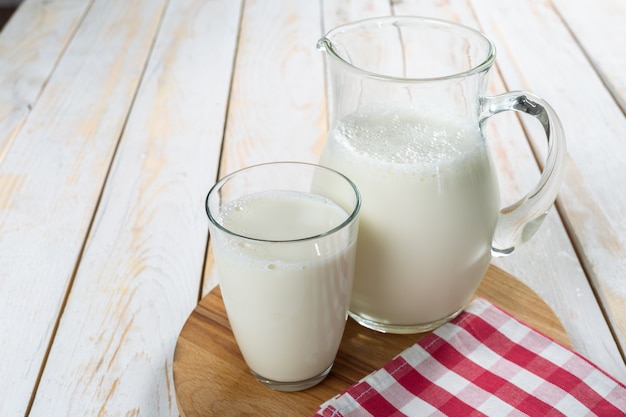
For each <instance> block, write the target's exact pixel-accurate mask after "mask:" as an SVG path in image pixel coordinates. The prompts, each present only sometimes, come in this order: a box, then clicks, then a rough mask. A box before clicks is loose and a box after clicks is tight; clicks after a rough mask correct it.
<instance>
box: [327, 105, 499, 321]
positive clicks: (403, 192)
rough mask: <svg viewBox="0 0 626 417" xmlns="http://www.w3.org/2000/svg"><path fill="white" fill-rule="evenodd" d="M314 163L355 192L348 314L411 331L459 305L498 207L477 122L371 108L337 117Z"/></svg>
mask: <svg viewBox="0 0 626 417" xmlns="http://www.w3.org/2000/svg"><path fill="white" fill-rule="evenodd" d="M321 165H326V166H328V167H331V168H335V169H337V170H338V171H341V172H342V173H343V174H345V175H346V176H347V177H349V178H350V179H352V181H354V182H355V184H356V185H357V187H358V188H359V191H360V192H361V197H362V207H361V218H360V226H359V237H358V253H357V261H356V262H357V265H356V270H355V278H354V287H353V293H352V303H351V306H350V311H351V313H352V314H356V315H358V316H360V317H363V318H365V319H367V320H370V321H374V322H377V323H382V324H391V325H398V326H411V325H419V324H426V323H432V322H434V321H437V320H439V319H442V318H445V317H447V316H449V315H451V314H453V313H455V312H456V311H457V310H459V309H460V308H462V307H463V306H464V305H465V304H466V303H467V301H468V300H469V298H470V296H471V295H472V293H473V292H474V290H475V289H476V288H477V287H478V285H479V283H480V280H481V278H482V277H483V275H484V273H485V271H486V269H487V267H488V265H489V262H490V259H491V242H492V236H493V231H494V229H495V225H496V220H497V213H498V201H499V195H498V189H497V181H496V177H495V175H494V173H493V172H492V164H491V162H490V159H489V154H488V152H487V149H486V145H485V143H484V140H483V138H482V136H481V134H480V131H479V130H478V127H477V126H473V127H469V128H468V127H465V126H462V125H459V121H457V120H447V121H441V120H437V119H435V118H433V117H432V116H423V113H418V112H416V111H415V110H411V109H400V110H398V109H393V108H392V109H379V108H377V109H375V110H371V111H369V112H367V111H366V112H361V113H358V114H353V115H350V116H348V117H347V118H345V119H343V120H342V121H341V123H340V124H339V125H338V126H337V127H336V128H335V129H334V130H333V131H332V132H331V134H330V135H329V138H328V140H327V143H326V145H325V148H324V151H323V154H322V158H321Z"/></svg>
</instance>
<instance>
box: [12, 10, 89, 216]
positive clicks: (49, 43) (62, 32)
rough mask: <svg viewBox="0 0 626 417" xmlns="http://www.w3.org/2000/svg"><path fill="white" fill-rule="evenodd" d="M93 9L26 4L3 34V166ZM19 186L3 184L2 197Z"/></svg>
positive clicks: (14, 16) (17, 11) (15, 13)
mask: <svg viewBox="0 0 626 417" xmlns="http://www.w3.org/2000/svg"><path fill="white" fill-rule="evenodd" d="M90 4H91V2H90V1H83V0H58V1H53V2H41V1H36V0H26V1H24V2H23V3H22V4H21V5H20V7H19V8H18V9H17V10H16V11H15V12H14V13H13V16H12V17H11V20H10V21H9V22H8V23H7V25H6V26H5V27H4V28H3V29H2V32H0V73H1V74H2V78H1V79H0V122H1V123H0V164H2V161H3V160H4V158H5V156H6V154H7V152H8V151H9V149H10V148H11V144H12V143H13V140H15V137H16V136H17V133H18V132H19V130H20V128H21V127H22V125H23V124H24V121H25V120H26V118H27V117H28V114H29V113H30V110H31V109H32V107H33V106H34V105H35V102H36V101H37V98H38V97H39V94H40V93H41V90H42V89H43V87H44V86H45V83H46V81H47V80H48V78H49V77H50V75H51V74H52V72H53V71H54V69H55V65H56V63H57V61H58V59H59V57H60V56H61V55H62V53H63V51H64V49H65V47H66V46H67V43H68V42H69V41H70V39H71V38H72V36H73V35H74V32H75V30H76V27H77V26H78V25H79V24H80V22H81V20H82V18H83V16H84V14H85V12H86V11H87V10H88V9H89V5H90ZM16 186H18V184H12V183H10V182H9V183H4V182H0V191H1V192H0V195H5V198H6V196H7V195H9V194H12V191H11V189H12V188H13V187H16ZM1 200H2V197H0V205H2V202H1Z"/></svg>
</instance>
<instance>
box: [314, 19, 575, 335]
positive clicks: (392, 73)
mask: <svg viewBox="0 0 626 417" xmlns="http://www.w3.org/2000/svg"><path fill="white" fill-rule="evenodd" d="M318 49H319V50H321V51H324V52H325V55H326V58H327V59H326V62H327V68H328V72H329V84H330V85H329V86H330V99H329V112H330V128H329V133H328V137H327V140H326V143H325V145H324V150H323V152H322V156H321V160H320V164H322V165H326V166H329V167H331V168H335V169H336V170H338V171H341V172H342V173H344V174H345V175H346V176H348V177H349V178H350V179H352V180H353V181H354V182H355V183H356V185H357V187H358V188H359V190H360V192H361V195H362V209H361V222H360V226H359V238H358V244H357V264H356V272H355V281H354V287H353V293H352V302H351V305H350V315H351V316H352V317H353V318H354V319H355V320H356V321H357V322H359V323H360V324H362V325H364V326H366V327H368V328H371V329H375V330H378V331H382V332H390V333H416V332H422V331H427V330H431V329H433V328H435V327H437V326H439V325H441V324H443V323H445V322H447V321H448V320H450V319H452V318H453V317H455V316H456V315H458V314H459V313H460V312H461V311H462V309H463V308H464V307H465V305H466V304H467V303H468V302H469V301H470V299H471V297H472V295H473V293H474V292H475V290H476V289H477V288H478V286H479V284H480V282H481V280H482V277H483V276H484V274H485V272H486V270H487V268H488V266H489V263H490V261H491V258H492V256H505V255H509V254H511V253H512V252H513V251H514V250H515V248H516V247H517V246H519V245H520V244H521V243H523V242H524V241H526V240H528V239H529V238H530V237H531V236H532V235H533V234H534V232H535V231H536V230H537V228H538V227H539V225H540V224H541V222H542V221H543V218H544V217H545V216H546V214H547V212H548V210H549V208H550V207H551V206H552V204H553V203H554V200H555V199H556V195H557V193H558V190H559V187H560V184H561V182H562V178H563V172H564V169H563V168H564V157H565V138H564V134H563V128H562V126H561V123H560V121H559V119H558V117H557V116H556V114H555V113H554V111H553V110H552V109H551V107H550V106H549V105H548V104H547V103H546V102H545V101H544V100H542V99H541V98H539V97H536V96H534V95H532V94H529V93H526V92H509V93H505V94H502V95H498V96H495V97H487V96H485V91H486V87H487V74H488V72H489V69H490V68H491V66H492V65H493V63H494V60H495V48H494V45H493V43H492V42H491V41H490V40H489V39H488V38H486V37H485V36H484V35H483V34H481V33H480V32H478V31H476V30H474V29H471V28H468V27H465V26H461V25H458V24H454V23H450V22H446V21H441V20H436V19H427V18H418V17H384V18H376V19H368V20H363V21H359V22H354V23H349V24H346V25H343V26H339V27H337V28H335V29H332V30H331V31H330V32H328V33H327V34H326V36H325V37H323V38H322V39H320V40H319V42H318ZM506 110H513V111H518V112H522V113H526V114H529V115H531V116H533V117H534V118H536V119H537V120H538V121H539V122H540V123H541V125H542V126H543V128H544V130H545V134H546V136H547V139H548V152H547V160H546V162H545V168H544V170H543V173H542V175H541V178H540V180H539V183H538V185H537V186H536V187H535V189H533V190H532V191H531V192H530V193H529V194H527V195H526V196H524V197H523V198H522V199H521V200H519V201H518V202H517V203H515V204H513V205H511V206H510V207H507V208H504V209H500V201H499V191H498V181H497V178H496V174H495V171H494V167H493V164H492V160H491V157H490V154H489V150H488V148H487V145H486V141H485V139H484V137H483V132H482V127H483V125H484V123H485V122H486V120H487V119H488V118H489V117H491V116H493V115H495V114H497V113H499V112H502V111H506Z"/></svg>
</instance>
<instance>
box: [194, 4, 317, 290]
mask: <svg viewBox="0 0 626 417" xmlns="http://www.w3.org/2000/svg"><path fill="white" fill-rule="evenodd" d="M320 36H321V29H320V9H319V4H318V2H313V1H308V0H297V1H284V0H273V1H260V0H254V1H246V2H245V7H244V11H243V17H242V23H241V33H240V40H239V44H238V50H237V59H236V66H235V72H234V75H233V88H232V93H231V99H230V105H229V112H228V119H227V125H226V135H225V139H224V148H223V155H224V157H223V159H222V162H221V167H220V176H223V175H225V174H227V173H229V172H232V171H234V170H236V169H238V168H242V167H244V166H248V165H253V164H255V163H260V162H268V161H278V160H295V161H308V162H315V161H317V159H318V158H319V154H320V152H321V147H322V145H323V143H324V140H325V137H326V113H325V107H324V78H323V77H324V72H323V68H324V67H323V62H324V61H323V57H322V55H321V53H319V52H318V51H317V50H316V48H315V45H316V43H317V40H318V39H319V38H320ZM212 265H213V263H212V256H211V255H209V257H208V260H207V268H206V276H207V281H206V283H205V285H204V290H203V293H204V294H206V293H208V292H209V291H210V290H211V289H212V288H213V287H214V286H215V285H216V282H217V281H216V277H215V275H214V274H213V267H212Z"/></svg>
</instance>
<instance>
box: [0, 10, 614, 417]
mask: <svg viewBox="0 0 626 417" xmlns="http://www.w3.org/2000/svg"><path fill="white" fill-rule="evenodd" d="M389 14H396V15H408V14H411V15H424V16H435V17H439V18H444V19H448V20H453V21H458V22H461V23H464V24H466V25H469V26H473V27H476V28H479V29H480V30H481V31H483V32H484V33H486V34H487V35H488V36H489V37H490V38H492V39H493V40H494V42H495V43H496V46H497V48H498V58H497V61H496V62H497V70H496V71H493V72H492V79H491V81H492V86H491V92H492V93H498V92H503V91H505V90H517V89H525V90H528V91H531V92H534V93H536V94H538V95H540V96H542V97H543V98H545V99H546V100H548V101H549V102H550V103H551V104H552V105H553V107H554V108H555V109H556V111H557V112H558V113H559V115H560V117H561V119H562V122H563V124H564V127H565V130H566V134H567V139H568V153H569V154H568V158H567V174H566V175H567V177H566V179H565V184H564V185H563V187H562V192H561V194H560V197H559V200H558V203H557V207H556V209H554V210H552V211H551V212H550V214H549V215H548V217H547V219H546V221H545V223H544V225H543V227H542V228H541V229H540V231H539V232H538V233H537V235H536V236H535V237H534V238H533V239H532V240H531V241H530V242H529V243H528V244H526V245H525V246H524V247H522V248H521V249H520V250H519V251H518V252H516V253H515V254H514V255H512V256H511V257H509V258H505V259H501V260H497V261H496V262H495V263H496V264H497V265H498V266H500V267H502V268H503V269H505V270H506V271H508V272H510V273H512V274H514V275H515V276H517V277H518V278H519V279H521V280H522V281H523V282H525V283H526V284H527V285H529V286H530V287H531V288H532V289H534V290H535V291H536V292H537V293H538V294H539V295H540V296H541V297H543V299H544V300H546V302H547V303H548V304H549V305H550V306H551V307H552V309H553V310H554V311H555V312H556V314H557V316H558V317H559V319H560V320H561V321H562V323H563V325H564V326H565V328H566V330H567V332H568V333H569V335H570V337H571V340H572V343H573V346H574V349H575V350H576V351H578V352H579V353H580V354H581V355H583V356H585V357H587V358H589V359H590V360H592V361H593V362H595V363H596V364H598V365H599V366H600V367H602V368H604V369H606V370H607V371H608V372H610V373H611V374H612V375H614V376H615V377H616V378H618V379H620V380H621V381H626V365H625V362H624V352H625V350H626V169H624V164H625V163H626V119H625V117H624V112H625V111H626V71H624V68H626V53H625V52H624V39H626V24H625V23H626V3H625V2H622V1H620V0H499V1H497V2H494V1H489V0H469V1H464V2H444V1H439V0H392V1H391V2H390V1H389V0H380V1H377V0H367V1H366V0H361V1H356V0H353V1H346V0H336V1H330V0H325V1H323V2H322V1H311V0H248V1H243V0H169V1H167V0H133V1H127V0H48V1H44V0H25V1H24V3H22V5H21V6H20V7H19V9H18V10H17V12H16V14H15V15H14V17H13V18H12V20H11V21H10V22H9V23H8V25H7V26H6V27H5V29H4V30H3V31H2V33H1V34H0V415H1V416H22V415H32V416H140V415H141V416H170V415H177V414H178V410H177V404H176V395H175V388H174V385H173V382H172V381H173V380H172V360H173V359H172V358H173V349H174V346H175V344H176V340H177V336H178V334H179V332H180V330H181V328H182V325H183V323H184V322H185V320H186V318H187V316H188V314H189V313H190V312H191V310H192V309H193V307H194V306H195V305H196V303H197V302H198V300H199V298H200V297H201V296H202V295H203V294H205V293H207V292H208V291H209V290H210V289H211V288H213V286H214V285H215V278H214V277H213V273H212V260H211V256H210V255H207V253H208V250H207V247H208V243H209V235H208V226H207V219H206V215H205V213H204V206H203V203H204V197H205V195H206V192H207V191H208V189H209V187H210V186H211V185H212V184H213V183H214V182H215V181H216V179H217V178H218V177H220V176H222V175H224V174H226V173H228V172H231V171H233V170H235V169H237V168H240V167H243V166H247V165H251V164H254V163H258V162H264V161H272V160H286V159H290V160H302V161H311V162H315V161H317V158H318V155H319V153H320V151H321V147H322V146H323V142H324V138H325V134H326V130H327V123H326V110H325V109H326V98H325V91H326V89H325V80H324V60H323V56H322V55H321V53H319V52H317V51H316V49H315V43H316V41H317V39H318V38H319V37H320V36H321V35H322V34H323V32H325V31H326V30H328V29H330V28H331V27H333V26H335V25H337V24H339V23H343V22H346V21H349V20H356V19H359V18H363V17H370V16H380V15H389ZM527 122H528V124H526V123H527ZM488 134H489V143H490V146H492V150H493V155H494V156H495V158H496V161H497V164H498V169H499V171H500V172H499V174H500V182H501V186H502V189H503V204H505V203H507V202H508V203H510V202H512V201H514V200H516V199H517V197H519V196H521V195H522V194H523V193H525V192H527V191H528V190H529V189H530V187H531V186H532V185H533V184H534V183H535V181H536V179H537V177H538V172H539V166H538V164H537V162H536V161H537V160H539V161H541V160H542V155H543V152H544V151H545V149H544V148H545V143H544V142H545V140H544V138H543V135H541V134H540V133H538V132H537V131H536V128H535V127H534V124H533V123H532V122H530V120H527V119H526V118H522V119H521V120H519V119H517V118H516V117H515V116H511V115H506V116H505V115H503V116H498V117H497V118H495V120H494V121H493V122H491V123H490V125H489V132H488ZM528 308H533V306H528Z"/></svg>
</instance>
